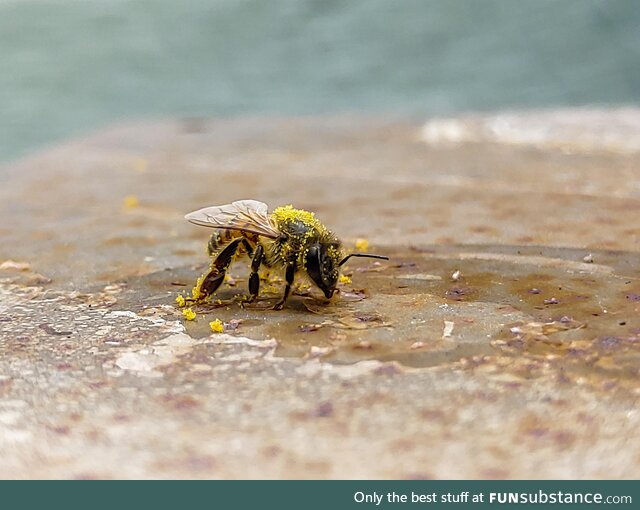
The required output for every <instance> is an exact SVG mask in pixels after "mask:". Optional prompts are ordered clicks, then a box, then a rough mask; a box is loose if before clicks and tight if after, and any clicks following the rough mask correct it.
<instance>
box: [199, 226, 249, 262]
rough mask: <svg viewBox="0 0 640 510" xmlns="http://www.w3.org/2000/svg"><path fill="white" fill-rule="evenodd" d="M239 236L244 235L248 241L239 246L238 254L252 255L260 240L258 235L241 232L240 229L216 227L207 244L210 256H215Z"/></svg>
mask: <svg viewBox="0 0 640 510" xmlns="http://www.w3.org/2000/svg"><path fill="white" fill-rule="evenodd" d="M238 237H244V238H245V239H246V242H245V243H242V244H240V246H238V251H237V255H238V256H242V255H245V254H247V253H248V254H249V255H251V253H252V252H253V248H254V247H255V245H256V243H257V242H258V237H257V236H256V235H254V234H248V233H246V232H241V231H239V230H231V229H216V230H214V232H213V234H211V237H210V238H209V243H208V244H207V252H208V253H209V256H210V257H213V256H214V255H216V254H218V253H219V252H220V250H222V249H223V248H224V247H225V246H226V245H227V244H229V243H230V242H231V241H233V240H234V239H236V238H238Z"/></svg>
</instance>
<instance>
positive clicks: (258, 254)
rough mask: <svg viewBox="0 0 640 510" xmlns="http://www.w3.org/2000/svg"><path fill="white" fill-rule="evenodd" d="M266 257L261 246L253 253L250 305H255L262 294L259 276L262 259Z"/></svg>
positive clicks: (250, 277)
mask: <svg viewBox="0 0 640 510" xmlns="http://www.w3.org/2000/svg"><path fill="white" fill-rule="evenodd" d="M263 256H264V249H263V248H262V245H261V244H259V245H258V246H257V247H256V250H255V252H254V253H253V259H251V274H250V275H249V294H251V297H250V298H249V303H253V302H254V301H255V300H256V299H257V298H258V293H259V292H260V276H259V275H258V269H260V264H262V258H263Z"/></svg>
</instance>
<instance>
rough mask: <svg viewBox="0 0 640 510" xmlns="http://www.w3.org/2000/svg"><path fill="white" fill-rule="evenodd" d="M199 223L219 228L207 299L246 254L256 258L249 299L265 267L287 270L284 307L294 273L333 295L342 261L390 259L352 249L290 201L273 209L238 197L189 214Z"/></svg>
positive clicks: (203, 291) (204, 285)
mask: <svg viewBox="0 0 640 510" xmlns="http://www.w3.org/2000/svg"><path fill="white" fill-rule="evenodd" d="M185 219H187V221H189V222H191V223H194V224H196V225H201V226H204V227H210V228H213V229H215V231H214V233H213V234H212V235H211V238H210V240H209V244H208V251H209V255H210V256H211V257H212V262H211V267H210V269H209V271H208V272H207V274H206V275H204V277H203V278H202V279H201V280H200V285H199V298H198V299H205V298H206V297H208V296H211V295H212V294H213V293H215V292H216V290H218V288H219V287H220V285H221V284H222V282H223V281H224V277H225V274H226V272H227V269H228V268H229V266H230V265H231V263H232V262H233V261H234V260H235V259H237V258H240V257H241V256H243V255H248V256H249V257H250V258H251V274H250V276H249V294H250V297H249V302H252V301H255V300H256V299H257V297H258V294H259V292H260V277H259V276H258V270H259V269H260V267H261V266H265V267H267V268H275V269H284V274H285V281H286V286H285V289H284V296H283V297H282V299H281V300H280V301H279V302H278V303H277V304H276V305H275V306H274V309H275V310H281V309H282V308H283V307H284V304H285V302H286V301H287V298H288V297H289V292H290V291H291V286H292V285H293V281H294V278H295V276H296V275H297V274H300V273H302V274H303V275H306V276H307V277H308V278H309V279H310V280H311V281H312V282H313V283H314V284H315V285H317V286H318V288H319V289H320V290H322V292H323V293H324V295H325V296H326V297H327V299H330V298H331V297H332V296H333V293H334V292H335V290H336V285H337V283H338V278H339V277H340V268H341V266H342V265H343V264H344V263H345V262H346V261H347V260H349V259H350V258H351V257H370V258H374V259H383V260H389V259H388V257H384V256H382V255H370V254H368V253H350V254H348V255H346V254H345V253H344V251H343V248H342V243H341V242H340V240H339V239H338V238H337V237H336V235H335V234H334V233H333V232H331V231H330V230H329V229H328V228H327V227H325V226H324V225H323V224H322V223H321V222H320V221H319V220H318V219H317V218H316V217H315V214H314V213H312V212H308V211H304V210H302V209H294V208H293V207H292V206H291V205H286V206H282V207H278V208H276V209H274V210H273V211H272V212H271V213H269V211H268V207H267V205H266V204H264V203H262V202H258V201H257V200H238V201H236V202H233V203H231V204H227V205H220V206H213V207H205V208H204V209H199V210H197V211H194V212H192V213H189V214H187V215H186V216H185Z"/></svg>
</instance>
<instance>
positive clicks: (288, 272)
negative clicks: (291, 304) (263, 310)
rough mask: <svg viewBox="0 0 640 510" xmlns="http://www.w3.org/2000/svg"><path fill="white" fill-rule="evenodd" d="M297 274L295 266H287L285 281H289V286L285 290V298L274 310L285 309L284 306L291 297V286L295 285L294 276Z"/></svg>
mask: <svg viewBox="0 0 640 510" xmlns="http://www.w3.org/2000/svg"><path fill="white" fill-rule="evenodd" d="M295 273H296V266H295V264H289V265H287V270H286V272H285V280H286V281H287V286H286V287H285V288H284V296H283V297H282V299H281V300H280V301H278V303H276V305H275V306H274V307H273V309H274V310H282V309H283V308H284V304H285V302H286V301H287V298H288V297H289V292H290V291H291V285H293V276H294V275H295Z"/></svg>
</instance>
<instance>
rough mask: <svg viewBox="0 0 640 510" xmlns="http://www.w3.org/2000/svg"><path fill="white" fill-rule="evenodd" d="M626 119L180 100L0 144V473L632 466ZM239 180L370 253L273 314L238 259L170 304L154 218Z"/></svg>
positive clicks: (638, 115) (391, 472)
mask: <svg viewBox="0 0 640 510" xmlns="http://www.w3.org/2000/svg"><path fill="white" fill-rule="evenodd" d="M639 119H640V111H637V110H633V109H626V110H621V111H580V110H578V111H573V110H567V111H558V112H531V113H523V114H515V113H510V114H508V115H506V116H501V115H493V116H487V117H480V116H473V117H463V118H460V119H437V120H432V121H430V122H428V123H427V124H426V125H424V124H423V125H421V124H420V123H417V122H410V121H402V120H393V119H391V120H389V119H378V118H358V117H340V118H326V119H319V118H307V119H252V118H247V119H236V120H230V119H227V120H203V119H187V120H176V121H165V122H154V123H139V124H128V125H123V126H116V127H114V128H112V129H109V130H107V131H105V132H102V133H98V134H96V135H92V136H89V137H86V138H83V139H79V140H74V141H70V142H68V143H66V144H63V145H60V146H58V147H55V148H52V149H50V150H48V151H45V152H43V153H41V154H38V155H35V156H32V157H30V158H28V159H25V160H23V161H21V162H19V163H17V164H14V165H12V166H9V167H5V168H3V169H1V170H0V182H1V183H2V186H1V188H0V211H1V214H2V218H3V221H2V225H0V236H1V238H2V243H1V244H0V456H1V457H2V459H3V462H2V463H1V465H0V476H2V477H6V478H39V477H44V478H95V477H99V478H134V477H135V478H172V477H178V478H182V477H184V478H480V477H481V478H637V477H638V476H639V475H640V441H639V440H638V435H637V430H638V426H639V425H640V412H638V399H639V398H640V385H639V384H638V381H639V376H640V319H638V311H639V308H640V253H639V252H638V247H637V246H638V243H637V241H638V232H639V230H638V227H639V225H638V211H639V210H640V177H639V175H640V174H638V163H639V155H640V143H639V142H638V140H640V131H639V128H638V126H639V124H640V121H639ZM496 126H498V128H499V129H497V130H496ZM460 133H462V135H464V136H462V135H461V134H460ZM240 198H256V199H259V200H262V201H265V202H267V203H268V204H270V205H272V206H275V205H280V204H284V203H293V204H295V205H297V206H300V207H304V208H307V209H310V210H313V211H316V213H317V214H318V216H319V217H320V218H321V219H322V220H323V221H324V222H325V223H326V224H328V225H329V226H330V227H331V228H333V229H334V230H335V231H336V232H337V233H338V234H339V235H340V236H341V237H342V239H343V240H344V241H345V244H347V245H348V246H353V244H354V242H355V240H356V239H357V238H366V239H368V240H369V241H370V243H371V250H372V251H375V252H377V253H383V254H387V255H389V256H390V257H391V260H390V261H389V262H374V261H370V260H365V259H362V260H357V259H356V260H354V259H352V262H350V263H349V264H348V267H347V273H348V274H349V275H350V277H351V280H352V283H348V284H345V285H343V286H342V287H341V289H340V290H341V292H340V295H339V296H338V298H337V299H334V300H333V302H332V303H331V304H326V303H325V302H324V301H323V300H322V299H320V298H319V297H318V295H317V294H316V293H315V291H313V290H312V292H311V294H309V291H308V290H305V289H300V292H299V294H300V295H297V296H293V298H292V299H291V301H290V303H289V305H290V306H289V307H288V308H287V309H285V310H283V311H282V312H275V311H272V310H269V309H267V306H268V305H270V304H272V303H273V300H274V299H275V298H276V297H277V295H276V293H277V292H278V291H279V283H278V282H275V285H268V286H265V291H266V292H265V295H264V299H262V300H260V301H259V302H258V303H257V304H256V305H253V306H249V307H246V308H241V307H239V306H238V305H237V302H236V300H235V297H236V296H237V295H239V294H242V293H244V292H245V287H246V278H247V270H246V267H244V266H246V264H239V265H238V266H234V267H233V268H232V270H231V275H232V276H233V279H232V280H231V281H230V282H229V283H228V284H227V285H225V286H224V288H223V289H222V290H221V291H220V296H219V297H220V299H221V300H222V302H223V306H219V307H217V306H215V305H212V306H209V307H200V308H196V309H195V311H196V313H197V318H196V320H195V321H185V320H184V317H183V314H182V313H181V310H180V309H179V308H178V307H177V306H176V304H175V301H174V299H175V297H176V296H177V295H178V293H180V292H181V291H183V290H188V289H190V287H191V285H192V284H193V283H194V281H195V279H196V277H197V276H198V275H199V274H200V273H201V272H202V271H203V270H204V269H205V268H206V264H207V259H206V255H205V253H204V246H205V243H206V240H207V234H208V232H207V231H206V229H203V228H198V227H194V226H192V225H189V224H187V223H186V222H185V221H184V220H183V219H182V216H183V215H184V213H186V212H188V211H190V210H193V209H195V208H198V207H202V206H205V205H211V204H218V203H226V202H229V201H232V200H235V199H240ZM215 318H219V319H221V320H222V321H223V322H224V323H225V325H226V328H227V331H226V332H225V333H222V334H212V333H211V330H210V329H209V326H208V323H209V322H210V321H212V320H213V319H215Z"/></svg>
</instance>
